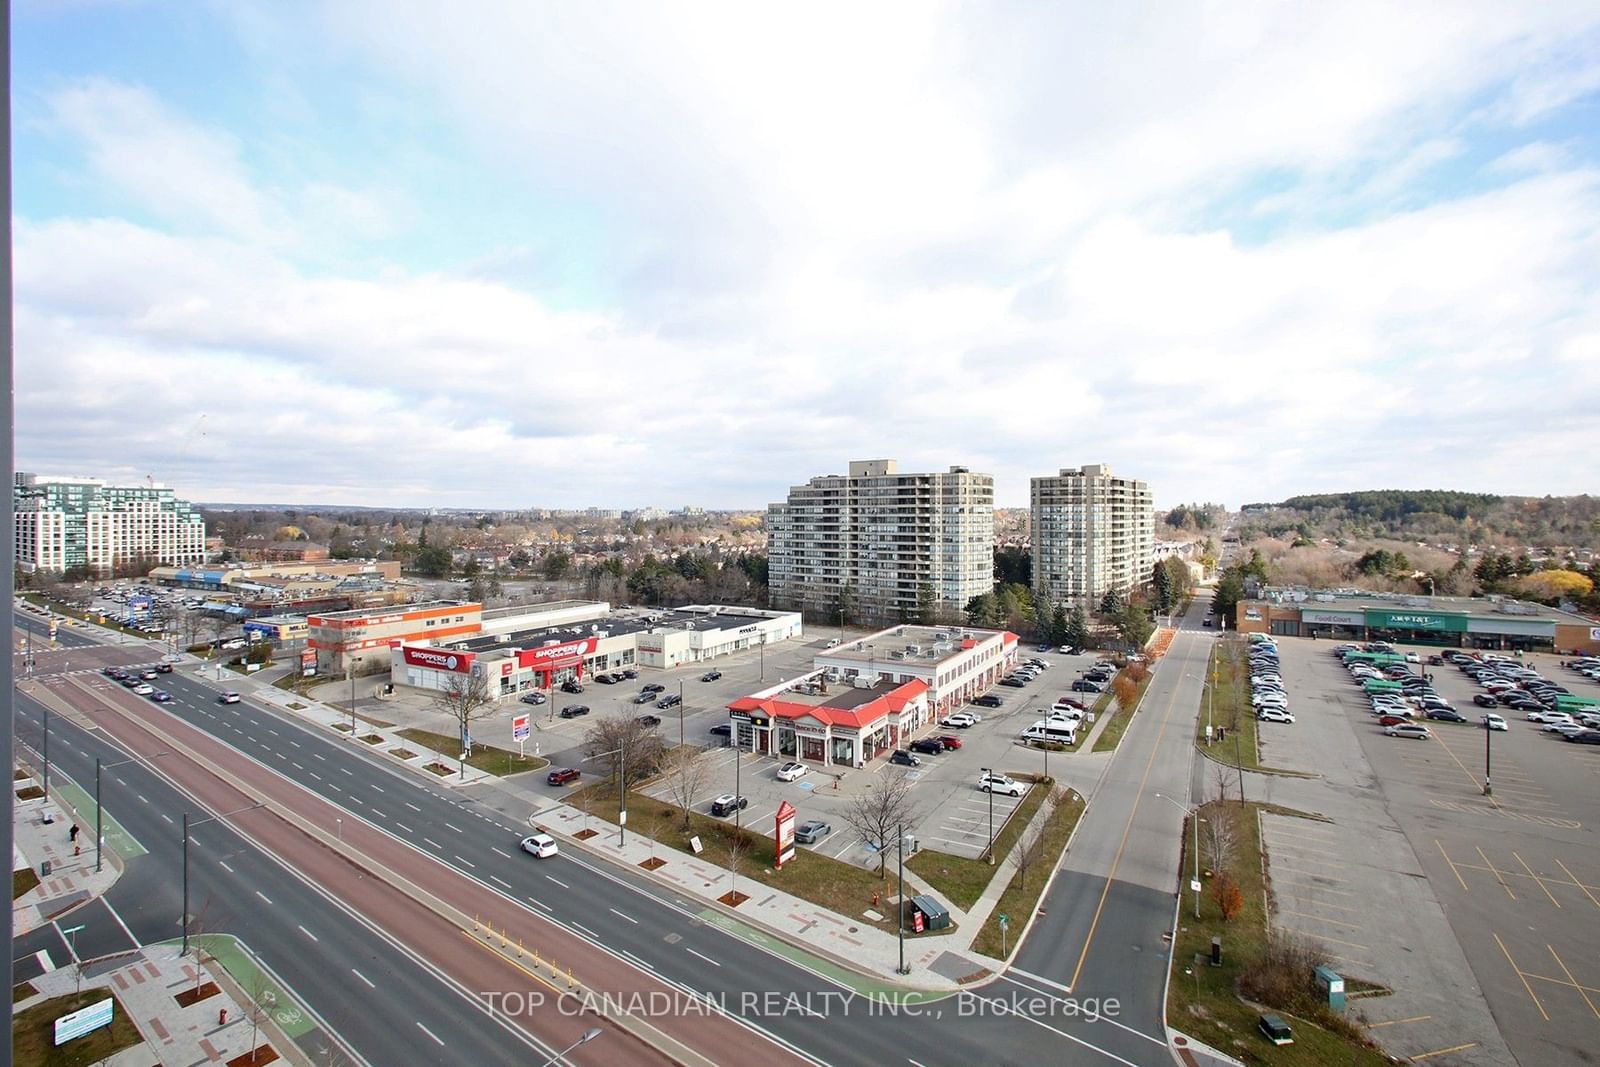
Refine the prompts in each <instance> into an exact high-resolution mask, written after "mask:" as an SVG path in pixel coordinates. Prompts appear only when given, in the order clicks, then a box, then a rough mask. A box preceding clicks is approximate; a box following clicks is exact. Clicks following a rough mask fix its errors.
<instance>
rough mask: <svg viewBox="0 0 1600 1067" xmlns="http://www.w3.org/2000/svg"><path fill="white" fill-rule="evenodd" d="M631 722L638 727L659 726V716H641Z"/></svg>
mask: <svg viewBox="0 0 1600 1067" xmlns="http://www.w3.org/2000/svg"><path fill="white" fill-rule="evenodd" d="M633 721H634V722H636V723H638V724H639V725H640V726H660V725H661V716H659V715H641V716H639V717H638V718H637V719H634V720H633Z"/></svg>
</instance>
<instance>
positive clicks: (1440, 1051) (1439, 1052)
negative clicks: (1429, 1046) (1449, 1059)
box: [1411, 1041, 1478, 1063]
mask: <svg viewBox="0 0 1600 1067" xmlns="http://www.w3.org/2000/svg"><path fill="white" fill-rule="evenodd" d="M1477 1047H1478V1043H1477V1042H1476V1041H1468V1042H1467V1043H1466V1044H1465V1045H1451V1046H1450V1047H1449V1048H1436V1049H1434V1050H1433V1051H1432V1052H1419V1053H1417V1054H1416V1055H1414V1056H1412V1057H1411V1060H1412V1062H1413V1063H1414V1062H1416V1061H1417V1060H1426V1059H1429V1058H1431V1057H1433V1056H1443V1055H1444V1054H1445V1053H1446V1052H1460V1051H1461V1050H1462V1049H1469V1048H1477Z"/></svg>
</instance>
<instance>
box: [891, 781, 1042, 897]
mask: <svg viewBox="0 0 1600 1067" xmlns="http://www.w3.org/2000/svg"><path fill="white" fill-rule="evenodd" d="M1011 777H1012V778H1014V779H1016V780H1018V781H1027V780H1029V779H1030V777H1031V776H1029V775H1025V774H1014V775H1012V776H1011ZM1032 781H1033V782H1034V783H1035V784H1034V787H1033V788H1032V789H1030V790H1028V791H1027V792H1026V793H1024V794H1023V796H1022V802H1021V803H1020V804H1018V805H1017V806H1016V807H1015V808H1013V809H1012V811H1011V815H1010V816H1009V817H1007V819H1006V820H1005V822H1004V823H1003V824H1002V825H1001V827H1000V829H999V830H998V831H997V832H996V833H995V835H994V854H995V855H996V856H1006V855H1009V854H1010V852H1011V849H1012V847H1013V846H1014V845H1015V844H1016V843H1017V838H1018V837H1020V836H1021V835H1022V831H1023V830H1024V829H1025V828H1026V827H1027V825H1028V823H1030V822H1031V821H1033V815H1034V813H1035V812H1036V811H1038V810H1039V805H1040V804H1043V803H1044V800H1045V797H1046V796H1047V795H1048V794H1049V791H1050V785H1049V783H1048V782H1046V783H1044V784H1042V785H1041V784H1040V783H1039V779H1037V778H1032ZM906 866H907V867H909V868H910V869H911V870H912V871H914V872H916V874H917V875H918V876H919V877H920V878H922V880H923V881H925V882H927V883H928V884H929V885H930V886H932V887H933V888H934V889H935V890H937V891H938V892H939V893H941V894H942V895H943V896H944V898H945V899H946V900H948V901H949V902H950V903H952V904H954V905H955V906H956V907H958V908H960V909H961V910H962V911H969V910H971V908H972V906H973V905H974V904H976V903H977V902H978V898H979V897H981V896H982V895H983V891H984V890H985V889H987V888H988V887H989V883H990V881H992V880H993V879H994V876H995V873H996V872H997V871H1000V870H1003V869H1004V868H1003V867H1000V866H999V865H995V866H991V865H990V864H989V862H988V861H987V860H985V859H970V858H968V857H966V856H957V855H956V854H955V853H953V852H941V851H939V850H938V849H936V848H923V849H918V850H917V852H916V855H914V856H912V857H911V858H910V859H908V860H906Z"/></svg>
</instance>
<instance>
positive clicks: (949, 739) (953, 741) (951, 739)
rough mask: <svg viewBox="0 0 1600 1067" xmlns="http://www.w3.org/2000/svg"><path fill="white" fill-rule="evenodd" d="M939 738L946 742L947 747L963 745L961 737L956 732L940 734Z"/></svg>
mask: <svg viewBox="0 0 1600 1067" xmlns="http://www.w3.org/2000/svg"><path fill="white" fill-rule="evenodd" d="M938 740H940V741H943V742H944V747H945V748H960V747H961V738H959V737H957V736H956V735H955V734H940V735H939V737H938Z"/></svg>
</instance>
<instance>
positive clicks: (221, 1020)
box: [217, 1008, 228, 1026]
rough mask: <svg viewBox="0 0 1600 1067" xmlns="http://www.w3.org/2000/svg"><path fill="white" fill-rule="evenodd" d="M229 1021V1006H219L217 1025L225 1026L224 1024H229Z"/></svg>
mask: <svg viewBox="0 0 1600 1067" xmlns="http://www.w3.org/2000/svg"><path fill="white" fill-rule="evenodd" d="M227 1022H228V1009H227V1008H218V1009H217V1025H218V1026H224V1025H226V1024H227Z"/></svg>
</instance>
